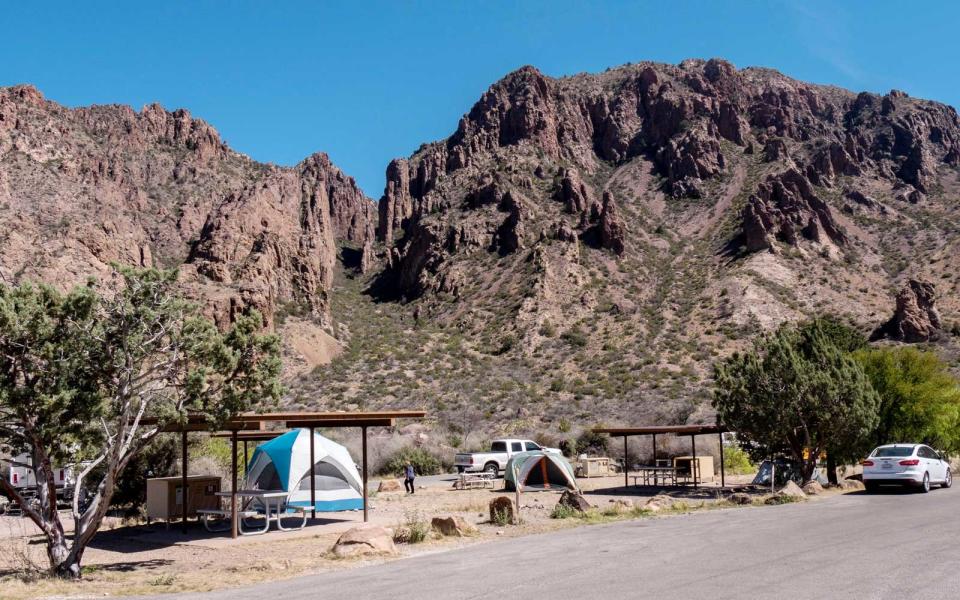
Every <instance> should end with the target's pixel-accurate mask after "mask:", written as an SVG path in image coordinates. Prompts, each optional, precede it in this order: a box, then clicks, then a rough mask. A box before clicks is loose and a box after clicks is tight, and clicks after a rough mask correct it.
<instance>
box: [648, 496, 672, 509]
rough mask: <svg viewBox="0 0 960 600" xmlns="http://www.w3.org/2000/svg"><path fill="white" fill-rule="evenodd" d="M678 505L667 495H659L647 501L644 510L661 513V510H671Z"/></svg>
mask: <svg viewBox="0 0 960 600" xmlns="http://www.w3.org/2000/svg"><path fill="white" fill-rule="evenodd" d="M676 503H677V501H676V500H675V499H674V498H671V497H670V496H667V495H666V494H657V495H656V496H654V497H653V498H650V499H649V500H647V503H646V504H644V505H643V508H644V509H645V510H649V511H650V512H659V511H661V510H669V509H671V508H673V505H674V504H676Z"/></svg>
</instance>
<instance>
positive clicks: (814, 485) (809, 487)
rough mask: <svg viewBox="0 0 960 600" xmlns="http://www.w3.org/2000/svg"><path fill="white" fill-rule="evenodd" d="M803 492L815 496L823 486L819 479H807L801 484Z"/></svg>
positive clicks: (820, 491) (821, 491) (821, 490)
mask: <svg viewBox="0 0 960 600" xmlns="http://www.w3.org/2000/svg"><path fill="white" fill-rule="evenodd" d="M803 493H804V494H806V495H808V496H816V495H818V494H822V493H823V486H822V485H820V482H819V481H808V482H807V483H806V485H804V486H803Z"/></svg>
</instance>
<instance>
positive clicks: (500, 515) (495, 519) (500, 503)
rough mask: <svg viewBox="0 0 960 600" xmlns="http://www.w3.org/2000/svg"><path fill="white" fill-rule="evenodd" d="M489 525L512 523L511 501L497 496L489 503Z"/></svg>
mask: <svg viewBox="0 0 960 600" xmlns="http://www.w3.org/2000/svg"><path fill="white" fill-rule="evenodd" d="M490 522H491V523H513V522H514V512H513V501H512V500H510V498H508V497H506V496H497V497H496V498H494V499H493V500H491V501H490Z"/></svg>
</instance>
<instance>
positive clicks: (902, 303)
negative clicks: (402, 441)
mask: <svg viewBox="0 0 960 600" xmlns="http://www.w3.org/2000/svg"><path fill="white" fill-rule="evenodd" d="M378 208H379V225H378V227H377V236H378V239H379V240H380V242H381V243H382V244H383V246H382V250H381V257H382V265H383V266H382V270H381V271H379V272H378V273H377V274H376V275H375V276H373V278H372V279H371V280H370V282H369V288H368V289H367V292H368V293H369V294H371V295H372V298H373V299H374V300H376V301H377V302H378V304H376V305H375V310H374V311H373V313H372V314H377V315H378V317H377V318H378V319H380V320H381V321H382V319H383V314H384V313H385V311H388V310H392V311H395V312H396V315H397V316H396V318H397V319H401V320H404V319H405V321H401V322H402V323H403V325H402V326H399V327H398V328H397V330H396V332H395V335H394V337H393V338H392V340H391V342H390V343H389V344H388V345H387V346H388V347H385V346H384V345H382V344H379V345H378V343H376V342H375V340H372V339H370V338H365V339H364V341H363V344H365V345H364V347H365V348H367V349H368V350H370V351H372V352H374V353H377V354H379V356H380V359H378V360H377V361H375V362H371V361H367V360H365V359H364V357H363V356H353V358H352V360H353V361H355V364H353V365H346V364H340V365H335V367H336V368H335V369H333V370H332V372H329V373H321V374H318V375H317V376H316V377H317V384H316V385H315V386H311V385H310V382H309V381H307V382H305V385H306V386H307V389H310V390H311V395H313V394H320V395H321V397H323V398H325V401H327V402H330V403H332V404H334V405H347V406H350V405H355V404H357V403H370V402H373V403H376V404H402V403H404V402H419V403H421V404H424V405H426V406H427V407H428V408H432V409H434V411H435V412H436V413H437V414H439V415H440V418H441V420H445V421H446V422H448V423H449V424H451V425H452V426H454V428H455V429H460V430H463V429H464V427H462V426H460V425H457V423H460V422H461V421H463V420H464V419H466V418H467V417H466V416H465V415H467V414H468V413H470V411H471V410H472V409H471V408H470V406H471V405H478V406H480V407H481V410H482V412H483V414H482V415H480V416H479V417H476V415H474V416H475V417H476V419H474V420H477V419H479V420H480V421H483V422H485V425H484V426H487V427H493V428H499V429H500V430H503V429H504V428H508V427H515V426H517V425H516V423H517V422H518V421H519V422H521V423H523V424H522V425H519V426H518V427H520V428H521V429H522V428H526V431H528V432H529V431H531V430H538V429H541V430H544V431H552V432H554V433H556V432H557V431H558V428H559V427H560V426H561V424H562V423H568V422H570V421H574V420H583V419H590V420H606V421H631V422H644V421H654V420H658V421H661V422H663V421H670V422H684V421H687V420H691V419H701V418H709V414H708V413H709V409H708V408H706V404H707V402H706V400H707V399H708V398H709V386H708V385H707V383H708V381H707V380H708V377H709V372H710V367H711V365H712V363H713V361H714V360H715V359H716V358H717V357H719V356H723V355H725V354H727V353H729V352H731V351H732V350H733V349H735V348H738V347H742V346H743V345H744V344H745V343H747V342H748V341H749V340H750V338H752V337H753V336H754V335H755V334H757V333H759V332H761V331H764V330H769V329H771V328H773V327H775V326H776V325H778V324H779V323H781V322H783V321H785V320H794V319H799V318H801V317H803V316H806V315H813V314H817V313H823V312H830V313H835V314H839V315H841V316H843V317H844V318H847V319H849V320H850V321H852V322H853V323H855V324H857V325H858V326H859V327H861V328H862V329H863V330H864V331H865V332H871V331H874V330H875V329H878V328H880V329H879V333H878V336H881V337H882V336H887V337H891V338H895V339H904V340H906V341H910V342H916V341H928V342H934V343H939V344H947V345H950V344H952V343H953V342H951V340H950V333H949V331H948V330H949V329H951V328H953V329H954V331H957V329H960V325H955V323H957V322H958V320H960V304H958V302H957V293H956V292H957V287H958V285H960V276H958V271H957V267H958V266H960V264H958V257H960V252H958V235H960V231H958V227H957V222H958V221H957V218H958V216H960V118H958V116H957V113H956V111H955V110H954V109H953V108H952V107H949V106H946V105H943V104H939V103H936V102H930V101H926V100H919V99H914V98H911V97H909V96H908V95H907V94H905V93H903V92H900V91H892V92H890V93H889V94H886V95H877V94H871V93H866V92H864V93H859V94H858V93H853V92H849V91H846V90H842V89H838V88H835V87H829V86H822V85H813V84H808V83H803V82H800V81H796V80H793V79H790V78H788V77H786V76H784V75H782V74H780V73H777V72H775V71H772V70H769V69H758V68H747V69H742V70H738V69H736V68H735V67H734V66H733V65H731V64H730V63H728V62H725V61H723V60H716V59H714V60H709V61H702V60H688V61H684V62H683V63H681V64H679V65H664V64H655V63H639V64H632V65H626V66H623V67H619V68H616V69H611V70H608V71H606V72H604V73H602V74H596V75H593V74H582V75H576V76H573V77H565V78H561V79H555V78H551V77H547V76H545V75H543V74H542V73H540V72H539V71H537V70H536V69H535V68H533V67H524V68H522V69H520V70H518V71H516V72H513V73H511V74H509V75H507V76H506V77H505V78H503V79H502V80H501V81H499V82H497V83H495V84H494V85H493V86H491V87H490V89H489V90H488V91H487V92H486V93H485V94H483V96H482V97H481V98H480V100H479V101H478V102H477V103H476V104H475V105H474V106H473V107H472V108H471V109H470V111H469V112H468V113H467V114H466V115H464V117H463V118H462V119H461V120H460V123H459V125H458V126H457V129H456V131H455V132H454V133H453V135H451V136H450V137H449V138H447V139H446V140H442V141H439V142H434V143H431V144H426V145H424V146H422V147H421V148H420V149H419V150H418V151H417V152H416V153H414V154H413V155H412V156H410V157H408V158H405V159H397V160H395V161H393V162H392V163H391V164H390V165H389V166H388V168H387V184H386V189H385V193H384V196H383V197H382V198H381V200H380V203H379V207H378ZM912 279H918V280H923V281H925V282H924V283H918V282H913V281H912ZM350 285H351V284H349V283H347V284H344V286H343V287H344V289H346V288H348V287H349V286H350ZM905 285H906V287H905V288H904V290H905V291H904V292H902V293H901V292H899V290H900V289H901V288H902V287H904V286H905ZM336 293H337V292H335V294H336ZM350 293H356V290H354V291H353V292H350ZM898 293H899V296H898ZM895 298H896V300H895ZM934 302H936V303H937V307H939V309H938V310H937V309H934V308H933V303H934ZM894 313H896V314H895V315H894V317H893V318H892V320H890V322H889V323H887V321H888V319H891V314H894ZM931 315H936V318H933V317H931ZM369 317H370V314H367V317H366V318H369ZM885 323H886V324H885ZM378 327H379V330H380V331H384V330H386V329H385V326H384V325H383V324H382V322H381V324H380V325H379V326H378ZM358 328H360V329H362V328H363V325H362V324H360V323H358V322H353V323H349V324H348V327H347V329H351V330H354V331H356V330H357V329H358ZM958 333H960V331H958ZM426 357H429V358H426ZM359 373H363V375H364V377H363V379H361V378H359V377H358V374H359Z"/></svg>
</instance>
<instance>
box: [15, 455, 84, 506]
mask: <svg viewBox="0 0 960 600" xmlns="http://www.w3.org/2000/svg"><path fill="white" fill-rule="evenodd" d="M8 462H9V461H8ZM32 464H33V459H32V458H31V456H30V455H29V454H21V455H20V456H16V457H14V458H13V461H12V462H9V470H8V471H7V473H6V477H7V482H8V483H9V484H10V487H12V488H13V489H15V490H17V492H18V493H19V494H20V495H21V496H23V497H24V498H25V499H26V500H27V501H28V502H30V503H31V504H38V503H39V500H37V498H36V486H37V478H36V475H35V474H34V472H33V469H31V468H30V467H27V466H23V465H32ZM53 483H54V487H55V488H56V492H57V504H60V505H67V504H69V503H70V502H71V500H72V497H73V483H74V477H73V470H72V469H71V468H70V467H59V466H54V467H53ZM11 506H13V504H12V503H11V504H10V505H8V509H9V508H10V507H11Z"/></svg>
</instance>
